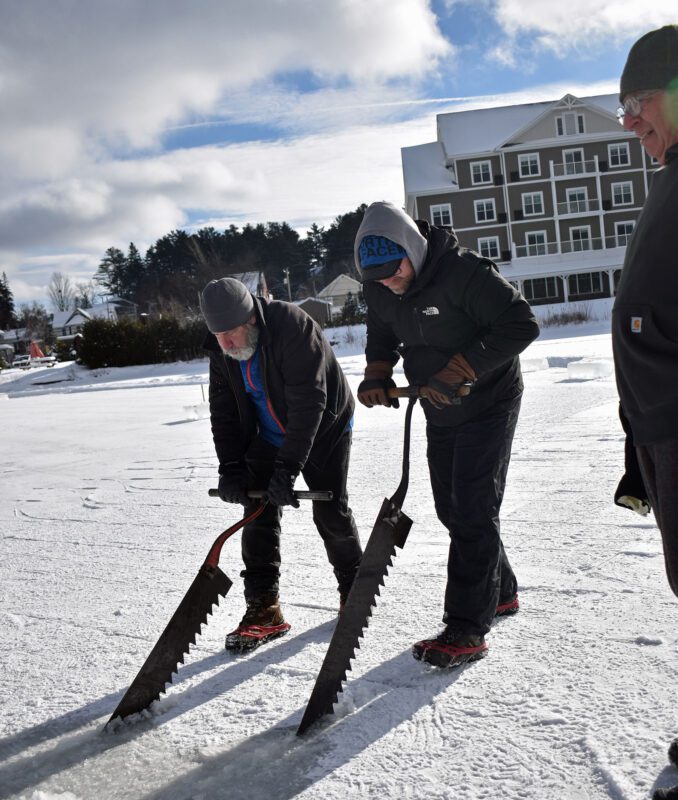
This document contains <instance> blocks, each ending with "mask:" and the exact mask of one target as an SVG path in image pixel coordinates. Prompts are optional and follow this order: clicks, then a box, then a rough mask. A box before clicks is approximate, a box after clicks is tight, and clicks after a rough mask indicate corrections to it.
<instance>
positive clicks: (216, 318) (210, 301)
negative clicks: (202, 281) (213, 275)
mask: <svg viewBox="0 0 678 800" xmlns="http://www.w3.org/2000/svg"><path fill="white" fill-rule="evenodd" d="M200 310H201V311H202V315H203V317H205V322H206V323H207V327H208V328H209V329H210V331H211V332H212V333H222V332H223V331H231V330H233V328H237V327H238V326H239V325H244V324H245V323H246V322H247V320H248V319H249V318H250V317H251V316H252V313H253V312H254V300H253V299H252V295H251V294H250V293H249V292H248V291H247V287H246V286H245V284H244V283H242V282H241V281H239V280H237V279H236V278H219V279H218V280H214V281H210V282H209V283H208V284H207V286H205V288H204V289H203V290H202V294H201V295H200Z"/></svg>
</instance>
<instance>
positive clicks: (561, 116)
mask: <svg viewBox="0 0 678 800" xmlns="http://www.w3.org/2000/svg"><path fill="white" fill-rule="evenodd" d="M568 114H572V115H573V116H574V118H575V128H576V130H575V132H574V133H566V132H565V116H566V115H568ZM580 119H581V121H582V128H583V130H582V131H580V130H579V120H580ZM558 120H560V121H561V125H562V129H563V132H562V133H558ZM555 126H556V136H582V135H583V134H585V133H586V117H585V116H584V115H583V114H580V113H578V112H577V111H563V113H562V114H559V115H558V116H557V117H556V118H555Z"/></svg>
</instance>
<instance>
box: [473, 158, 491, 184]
mask: <svg viewBox="0 0 678 800" xmlns="http://www.w3.org/2000/svg"><path fill="white" fill-rule="evenodd" d="M475 164H479V165H481V170H482V165H483V164H487V170H488V173H489V175H488V178H487V180H486V181H485V180H481V181H477V180H475V177H474V175H473V166H474V165H475ZM470 169H471V183H472V184H473V185H474V186H487V184H488V183H492V162H491V161H487V160H483V161H471V164H470Z"/></svg>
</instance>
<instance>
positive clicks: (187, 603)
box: [106, 489, 332, 725]
mask: <svg viewBox="0 0 678 800" xmlns="http://www.w3.org/2000/svg"><path fill="white" fill-rule="evenodd" d="M209 494H210V496H212V497H214V496H216V497H218V496H219V493H218V491H217V490H216V489H210V490H209ZM294 494H295V497H296V498H297V499H298V500H331V499H332V493H331V492H310V491H298V492H295V493H294ZM248 496H249V497H250V498H251V499H254V500H257V499H258V500H261V502H260V503H259V504H258V505H257V506H256V508H255V509H254V510H253V511H252V512H250V513H249V514H247V515H245V516H244V517H243V518H242V519H241V520H240V521H239V522H236V523H235V525H231V527H230V528H227V529H226V530H225V531H224V532H223V533H221V534H220V535H219V536H218V537H217V538H216V539H215V541H214V544H213V545H212V547H211V548H210V551H209V553H208V554H207V558H206V559H205V562H204V564H203V565H202V566H201V567H200V570H199V571H198V574H197V575H196V577H195V579H194V581H193V583H192V584H191V586H190V588H189V590H188V591H187V592H186V594H185V596H184V599H183V600H182V601H181V602H180V603H179V606H178V608H177V610H176V611H175V612H174V616H173V617H172V619H171V620H170V621H169V623H168V624H167V627H166V628H165V630H164V631H163V632H162V635H161V636H160V638H159V639H158V641H157V643H156V645H155V647H154V648H153V649H152V650H151V653H150V655H149V656H148V658H147V659H146V661H145V662H144V665H143V666H142V667H141V669H140V670H139V673H138V674H137V676H136V678H135V679H134V680H133V681H132V683H131V685H130V687H129V689H128V690H127V691H126V692H125V694H124V696H123V698H122V700H121V701H120V702H119V703H118V706H117V708H116V709H115V711H114V712H113V714H112V715H111V718H110V719H109V720H108V722H107V723H106V725H109V724H110V723H111V722H112V721H113V720H114V719H116V717H120V718H124V717H128V716H129V715H130V714H136V713H138V712H139V711H143V710H144V709H145V708H148V707H149V706H150V705H151V703H152V702H153V701H154V700H157V699H158V698H159V697H160V695H161V694H162V693H163V692H164V691H165V687H166V686H167V684H168V683H172V675H173V674H174V673H175V672H177V669H178V667H179V664H183V663H184V657H185V656H186V654H187V653H188V651H189V649H190V646H191V645H192V644H195V640H196V637H197V636H198V635H199V634H200V632H201V628H202V626H203V625H204V624H205V623H206V622H207V617H208V616H209V615H210V614H211V613H212V608H213V606H216V605H218V604H219V598H220V597H226V595H227V594H228V591H229V589H230V588H231V586H232V585H233V582H232V581H231V579H230V578H229V577H228V575H226V574H225V573H224V572H222V571H221V570H220V569H219V556H220V555H221V548H222V547H223V546H224V543H225V542H226V540H227V539H228V538H229V537H231V536H232V535H233V534H234V533H236V531H239V530H240V529H241V528H242V527H244V526H245V525H247V523H248V522H251V521H252V520H254V519H256V518H257V517H258V516H259V515H260V514H261V512H262V511H263V510H264V508H265V507H266V502H267V501H266V499H265V492H263V491H252V492H248Z"/></svg>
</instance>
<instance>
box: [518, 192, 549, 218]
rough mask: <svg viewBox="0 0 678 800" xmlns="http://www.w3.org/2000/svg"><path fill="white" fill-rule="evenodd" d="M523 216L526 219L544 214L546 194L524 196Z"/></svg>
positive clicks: (533, 193)
mask: <svg viewBox="0 0 678 800" xmlns="http://www.w3.org/2000/svg"><path fill="white" fill-rule="evenodd" d="M522 197H523V214H524V215H525V216H526V217H534V216H535V215H536V214H543V213H544V193H543V192H530V193H529V194H524V195H523V196H522Z"/></svg>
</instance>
